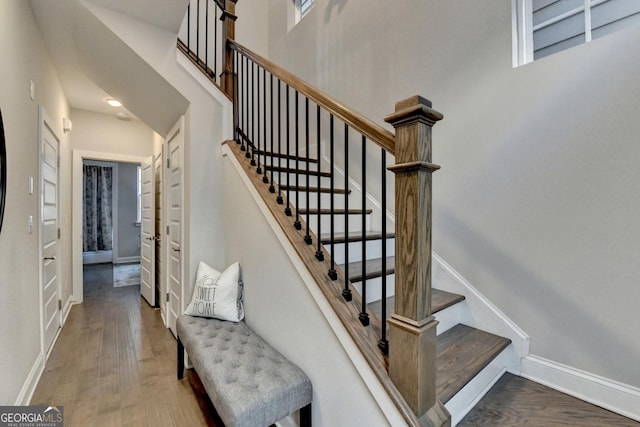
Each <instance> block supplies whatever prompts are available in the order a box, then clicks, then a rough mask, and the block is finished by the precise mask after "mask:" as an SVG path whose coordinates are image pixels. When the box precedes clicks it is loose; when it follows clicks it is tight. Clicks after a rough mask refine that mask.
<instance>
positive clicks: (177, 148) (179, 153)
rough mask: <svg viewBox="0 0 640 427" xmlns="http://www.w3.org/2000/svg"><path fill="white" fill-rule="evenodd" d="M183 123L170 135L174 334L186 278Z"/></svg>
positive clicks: (170, 261)
mask: <svg viewBox="0 0 640 427" xmlns="http://www.w3.org/2000/svg"><path fill="white" fill-rule="evenodd" d="M183 123H184V118H180V120H178V123H176V125H175V126H174V128H173V129H172V130H171V132H170V133H169V136H168V137H167V159H168V161H167V174H166V177H167V179H166V182H167V192H166V193H165V194H166V196H167V217H166V218H167V244H166V248H167V249H166V250H167V256H166V260H167V294H168V297H167V298H168V301H167V323H168V325H167V326H168V327H169V328H170V329H171V332H173V334H174V335H176V319H177V318H178V316H179V315H181V314H182V311H183V309H184V308H183V301H184V280H183V275H182V264H183V260H184V258H183V252H182V225H183V219H182V203H183V189H182V184H183V183H182V179H183V178H182V175H183V167H184V163H183V161H184V159H183V152H184V151H183V145H184V135H183Z"/></svg>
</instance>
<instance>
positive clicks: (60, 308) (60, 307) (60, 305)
mask: <svg viewBox="0 0 640 427" xmlns="http://www.w3.org/2000/svg"><path fill="white" fill-rule="evenodd" d="M58 310H62V300H61V299H59V300H58Z"/></svg>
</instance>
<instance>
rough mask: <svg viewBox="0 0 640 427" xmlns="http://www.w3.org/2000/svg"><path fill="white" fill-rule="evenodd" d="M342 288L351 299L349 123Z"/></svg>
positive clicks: (346, 135)
mask: <svg viewBox="0 0 640 427" xmlns="http://www.w3.org/2000/svg"><path fill="white" fill-rule="evenodd" d="M344 188H345V192H346V193H345V195H344V210H345V213H344V289H343V290H342V297H343V298H344V299H345V301H351V300H352V299H353V295H352V294H351V289H350V288H349V283H350V282H349V125H348V124H346V123H345V124H344Z"/></svg>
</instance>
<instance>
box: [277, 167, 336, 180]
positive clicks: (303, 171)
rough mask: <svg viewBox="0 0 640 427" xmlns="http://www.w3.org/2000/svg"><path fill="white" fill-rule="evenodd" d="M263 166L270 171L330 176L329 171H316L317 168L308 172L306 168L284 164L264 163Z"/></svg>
mask: <svg viewBox="0 0 640 427" xmlns="http://www.w3.org/2000/svg"><path fill="white" fill-rule="evenodd" d="M264 168H265V169H266V170H268V171H272V172H284V173H295V174H298V175H312V176H321V177H325V178H328V177H330V176H331V172H324V171H320V172H318V171H317V170H316V171H314V170H310V171H309V172H307V170H306V169H296V168H288V167H286V166H271V165H266V166H265V167H264Z"/></svg>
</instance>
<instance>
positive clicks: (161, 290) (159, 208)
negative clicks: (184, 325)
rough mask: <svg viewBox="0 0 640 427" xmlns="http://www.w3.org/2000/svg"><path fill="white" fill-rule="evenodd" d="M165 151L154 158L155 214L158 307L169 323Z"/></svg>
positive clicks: (163, 318) (163, 319) (165, 321)
mask: <svg viewBox="0 0 640 427" xmlns="http://www.w3.org/2000/svg"><path fill="white" fill-rule="evenodd" d="M163 152H164V150H163V151H162V152H160V153H158V155H157V156H156V157H155V158H154V160H153V161H154V165H155V166H154V169H155V201H156V215H155V218H156V219H155V221H156V224H155V233H156V242H155V243H156V307H160V315H161V316H162V321H163V322H164V324H165V325H166V324H167V316H166V314H165V310H166V307H165V304H163V303H161V301H162V298H161V295H163V296H164V295H166V294H167V291H166V289H165V287H164V285H163V283H164V282H163V279H164V274H163V271H164V270H163V269H164V252H163V251H162V248H163V247H164V246H163V245H162V240H163V239H162V225H163V224H164V221H163V220H162V215H163V206H164V202H163V194H164V190H163V182H164V181H163V179H162V171H163V170H164V169H163V167H162V165H163V160H162V159H163V158H164V156H163V155H162V153H163Z"/></svg>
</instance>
